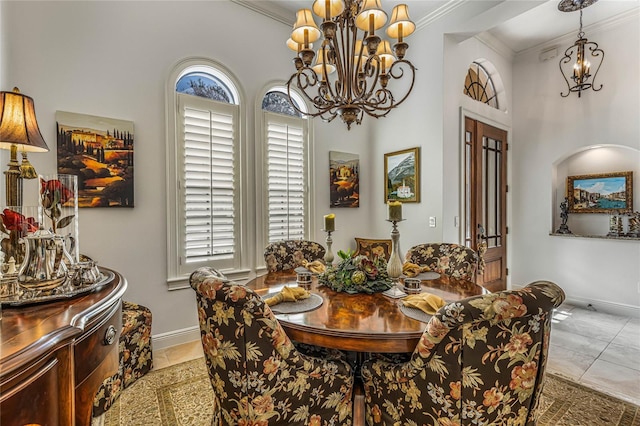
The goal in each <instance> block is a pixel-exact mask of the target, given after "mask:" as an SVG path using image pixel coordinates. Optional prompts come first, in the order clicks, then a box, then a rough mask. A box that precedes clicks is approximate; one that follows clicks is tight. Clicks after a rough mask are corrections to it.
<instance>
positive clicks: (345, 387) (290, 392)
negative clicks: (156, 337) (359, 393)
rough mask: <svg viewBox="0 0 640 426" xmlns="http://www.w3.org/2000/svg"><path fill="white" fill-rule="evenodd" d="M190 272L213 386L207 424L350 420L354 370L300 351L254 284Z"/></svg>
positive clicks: (213, 272) (267, 425) (300, 424)
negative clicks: (211, 406)
mask: <svg viewBox="0 0 640 426" xmlns="http://www.w3.org/2000/svg"><path fill="white" fill-rule="evenodd" d="M220 277H221V275H220V274H219V273H218V272H217V271H216V270H214V269H212V268H200V269H197V270H196V271H195V272H194V273H193V274H191V278H190V283H191V287H193V289H194V290H195V291H196V300H197V304H198V319H199V322H200V335H201V338H202V347H203V349H204V354H205V360H206V363H207V368H208V370H209V378H210V379H211V386H212V387H213V391H214V404H213V405H214V414H213V420H212V425H215V426H222V425H237V424H241V425H263V426H273V425H298V426H307V425H351V423H352V402H351V397H352V392H353V370H352V369H351V367H350V366H349V364H347V363H346V362H345V361H343V360H341V359H319V358H314V357H310V356H307V355H303V354H301V353H299V352H298V351H297V349H296V348H295V347H294V346H293V344H292V343H291V341H290V340H289V338H288V337H287V335H286V334H285V332H284V330H283V329H282V327H281V326H280V323H279V322H278V320H277V319H276V318H275V316H274V315H273V312H272V311H271V308H269V306H268V305H267V304H265V303H264V301H263V300H262V299H261V298H260V296H258V295H257V294H256V293H255V292H254V291H253V290H251V289H249V288H247V287H244V286H241V285H237V284H234V283H233V282H223V280H222V279H221V278H220Z"/></svg>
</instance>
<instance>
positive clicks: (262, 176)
mask: <svg viewBox="0 0 640 426" xmlns="http://www.w3.org/2000/svg"><path fill="white" fill-rule="evenodd" d="M275 90H277V91H280V92H282V93H285V94H286V93H287V89H286V87H285V84H284V82H281V81H273V82H270V83H267V84H266V85H265V86H264V87H263V89H262V91H261V92H260V96H257V97H256V104H255V117H256V127H255V137H256V141H260V143H256V144H255V147H254V149H255V158H256V164H255V167H254V170H255V171H256V174H255V186H256V188H257V190H256V194H255V200H256V205H257V206H262V212H261V213H257V214H256V217H255V224H256V230H259V231H258V232H256V239H255V246H256V251H255V259H256V261H255V270H256V273H258V274H261V273H264V272H266V270H267V269H266V265H265V263H264V248H265V247H266V246H267V241H268V239H269V238H268V232H269V229H268V221H269V217H268V215H269V209H268V205H267V203H268V199H267V196H266V191H265V188H266V182H267V179H266V176H267V173H268V170H267V168H266V164H267V152H266V146H267V141H266V135H267V121H266V119H265V117H264V111H263V110H262V100H263V99H264V97H265V95H266V94H267V93H268V92H271V91H275ZM292 95H293V96H294V99H296V100H297V101H298V105H299V106H300V107H301V108H302V109H303V111H308V108H309V106H308V105H307V104H306V102H305V101H304V98H303V97H302V96H300V95H299V94H297V93H295V92H294V93H293V94H292ZM303 119H304V120H307V149H306V155H305V156H306V158H305V160H306V167H307V200H306V201H307V203H306V212H305V214H306V216H307V224H306V230H305V232H306V238H308V239H311V238H312V235H313V232H312V230H313V229H315V228H316V224H315V215H314V214H313V212H315V210H316V202H315V199H316V197H315V185H313V182H315V180H316V179H315V178H316V176H315V173H316V171H315V167H314V162H313V161H312V157H313V152H314V131H313V129H314V127H313V120H312V119H311V118H309V117H306V118H303Z"/></svg>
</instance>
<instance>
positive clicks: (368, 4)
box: [356, 0, 387, 32]
mask: <svg viewBox="0 0 640 426" xmlns="http://www.w3.org/2000/svg"><path fill="white" fill-rule="evenodd" d="M371 21H373V22H371ZM370 23H373V29H374V30H377V29H380V28H382V27H384V24H386V23H387V13H386V12H385V11H384V10H382V6H381V5H380V0H365V1H364V4H363V5H362V9H361V10H360V13H358V16H356V27H358V28H359V29H361V30H362V31H369V32H372V31H371V27H370Z"/></svg>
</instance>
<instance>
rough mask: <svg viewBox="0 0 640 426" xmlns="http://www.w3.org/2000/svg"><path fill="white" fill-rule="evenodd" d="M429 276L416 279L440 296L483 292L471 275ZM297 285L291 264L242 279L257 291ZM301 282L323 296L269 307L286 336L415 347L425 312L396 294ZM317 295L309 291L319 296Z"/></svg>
mask: <svg viewBox="0 0 640 426" xmlns="http://www.w3.org/2000/svg"><path fill="white" fill-rule="evenodd" d="M432 276H436V277H435V278H429V279H421V287H422V288H421V291H422V292H429V293H431V294H435V295H437V296H439V297H441V298H442V299H444V301H445V302H454V301H458V300H462V299H465V298H468V297H471V296H476V295H480V294H485V293H488V291H487V290H486V289H484V288H483V287H482V286H480V285H477V284H475V283H473V282H471V281H466V280H462V279H456V278H452V277H450V276H447V275H443V274H435V273H434V274H433V275H432ZM419 277H420V276H418V278H419ZM402 284H403V280H402V278H400V280H399V281H398V282H396V283H395V285H396V286H398V287H399V288H401V286H402ZM297 285H298V284H297V279H296V273H295V272H294V271H293V270H289V271H278V272H270V273H268V274H265V275H262V276H259V277H256V278H254V279H253V280H250V281H249V282H248V283H247V286H248V287H250V288H252V289H253V290H255V291H256V292H257V293H258V294H260V295H261V296H268V295H271V294H273V293H275V292H278V291H279V290H281V289H282V288H284V287H285V286H289V287H291V286H297ZM305 287H307V288H308V290H309V292H310V293H311V294H312V295H317V296H319V297H321V298H322V301H321V304H320V305H319V306H318V307H316V308H314V309H312V310H308V311H305V312H293V313H278V312H277V311H275V310H274V312H275V313H276V318H277V319H278V321H279V322H280V324H281V326H282V327H283V329H284V330H285V332H286V333H287V335H288V336H289V338H290V339H292V340H295V341H297V342H301V343H306V344H310V345H316V346H322V347H325V348H333V349H340V350H344V351H354V352H359V353H371V352H375V353H406V352H412V351H413V350H414V348H415V347H416V345H417V343H418V341H419V339H420V336H422V333H423V332H424V330H425V328H426V325H427V323H426V321H428V316H426V318H425V319H424V320H417V319H414V318H412V317H409V316H407V315H406V314H405V313H404V312H403V309H402V306H401V304H402V299H401V298H397V297H396V298H394V297H389V296H386V295H385V294H383V293H373V294H367V293H355V294H352V293H346V292H337V291H334V290H332V289H331V288H329V287H327V286H325V285H322V284H321V283H320V282H319V281H318V278H317V276H313V278H312V281H311V283H310V284H305ZM317 296H314V297H315V298H316V299H319V298H318V297H317ZM289 303H293V302H289Z"/></svg>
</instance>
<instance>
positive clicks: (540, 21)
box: [236, 0, 640, 53]
mask: <svg viewBox="0 0 640 426" xmlns="http://www.w3.org/2000/svg"><path fill="white" fill-rule="evenodd" d="M459 1H463V0H450V1H436V0H382V1H381V2H382V5H383V8H385V10H386V11H387V13H388V14H389V15H390V13H391V9H392V7H393V5H395V4H397V3H399V2H403V3H406V4H407V5H408V6H409V13H410V16H411V19H412V20H413V21H414V22H416V24H417V25H418V27H419V26H420V23H421V21H423V20H425V21H427V20H428V19H429V17H430V16H433V15H435V14H437V13H438V12H439V9H443V8H447V7H448V6H451V5H453V4H455V3H456V2H459ZM464 1H478V0H464ZM505 1H506V2H515V1H518V2H521V1H522V0H505ZM236 2H237V3H240V4H243V5H245V6H247V7H251V8H253V9H256V10H260V11H262V12H267V13H268V14H269V15H270V16H271V17H272V18H274V19H277V20H279V21H281V22H283V23H288V24H290V25H293V22H294V20H295V13H296V11H297V10H298V9H302V8H311V5H312V3H313V0H261V1H246V0H236ZM493 3H498V4H499V3H502V2H493ZM527 3H528V4H529V7H530V8H529V9H528V10H527V11H525V12H523V13H521V14H520V15H518V16H515V17H514V18H511V19H509V20H507V21H504V22H502V23H500V24H499V25H497V26H494V27H493V28H491V29H489V31H488V33H489V34H490V35H491V36H493V37H494V38H496V39H498V40H500V41H501V42H502V43H503V44H504V45H505V46H507V47H508V48H509V49H511V51H512V52H513V53H518V52H521V51H524V50H526V49H529V48H531V47H533V46H537V45H540V44H542V43H545V42H547V41H549V40H553V39H555V38H558V37H561V36H564V35H567V34H575V35H576V36H577V34H578V28H579V22H580V15H579V13H578V12H569V13H567V12H561V11H559V10H558V3H559V0H534V1H529V2H527ZM638 8H640V0H600V1H598V2H597V3H595V4H593V5H592V6H590V7H587V8H585V9H584V11H583V26H584V28H585V32H587V31H588V29H589V26H590V25H592V24H594V23H598V22H601V21H606V20H608V19H611V18H614V17H615V16H618V15H620V14H624V13H627V12H629V11H631V10H632V9H638ZM587 38H588V34H587Z"/></svg>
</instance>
